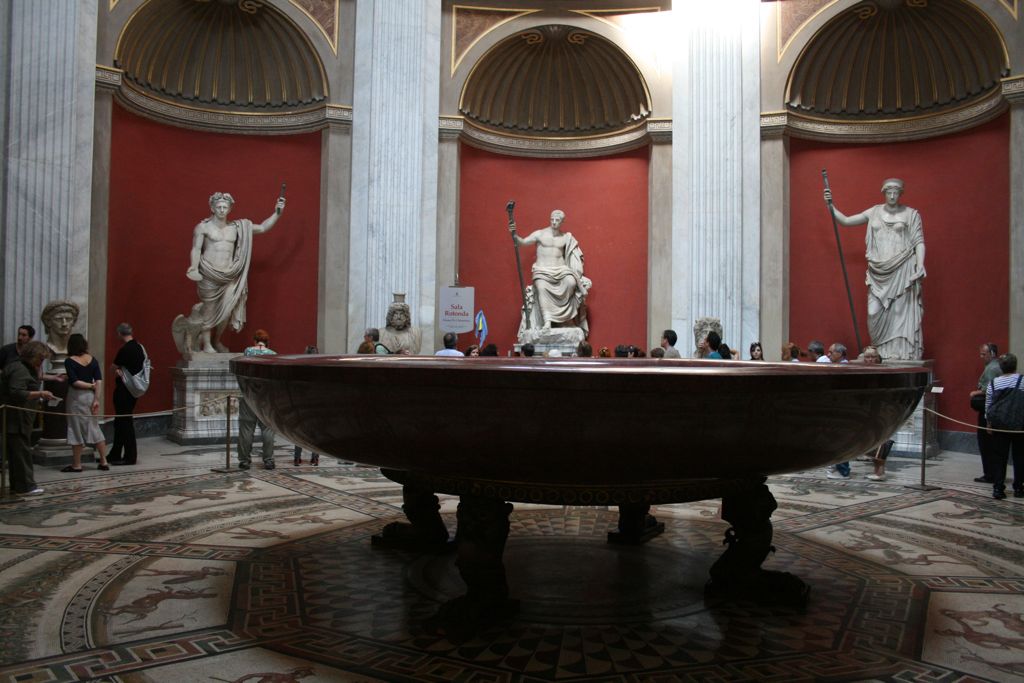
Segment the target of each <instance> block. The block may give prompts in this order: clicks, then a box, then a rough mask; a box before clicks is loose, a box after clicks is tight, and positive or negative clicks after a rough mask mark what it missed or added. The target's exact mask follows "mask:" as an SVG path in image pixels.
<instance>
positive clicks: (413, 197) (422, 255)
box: [348, 0, 441, 350]
mask: <svg viewBox="0 0 1024 683" xmlns="http://www.w3.org/2000/svg"><path fill="white" fill-rule="evenodd" d="M440 33H441V0H358V2H357V4H356V50H355V78H354V97H353V121H352V184H351V214H352V222H351V226H352V227H351V237H350V244H351V251H350V261H349V265H350V268H349V298H348V326H349V330H348V347H349V349H350V350H353V349H355V348H356V346H358V343H359V342H360V341H361V339H362V332H363V328H364V327H367V326H375V327H383V326H384V316H385V313H386V311H387V307H388V303H390V301H391V294H392V292H405V293H406V301H407V302H408V303H409V305H410V308H411V310H412V318H413V324H414V325H418V326H419V327H420V328H421V329H422V332H423V338H424V339H425V340H432V339H433V338H434V315H435V314H434V309H435V291H436V287H437V276H436V272H435V267H436V245H437V169H438V152H437V148H438V144H437V127H438V116H439V103H438V89H439V87H440V59H441V39H440V37H441V36H440ZM424 350H426V349H424Z"/></svg>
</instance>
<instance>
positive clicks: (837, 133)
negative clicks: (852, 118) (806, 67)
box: [761, 85, 1024, 142]
mask: <svg viewBox="0 0 1024 683" xmlns="http://www.w3.org/2000/svg"><path fill="white" fill-rule="evenodd" d="M1015 87H1016V86H1015ZM1019 87H1020V89H1021V90H1024V85H1021V86H1019ZM1004 92H1005V85H1004V90H1003V91H1001V90H1000V89H996V90H993V91H992V92H991V93H990V94H988V95H986V96H985V97H984V98H983V99H981V100H978V101H975V102H972V103H971V104H968V105H966V106H964V107H961V108H959V109H954V110H950V111H945V112H942V113H940V114H933V115H928V116H915V117H908V118H902V119H885V120H876V121H857V122H844V121H834V120H831V119H818V118H813V117H809V116H805V115H801V114H799V113H797V112H792V111H790V112H765V113H762V114H761V137H762V138H772V137H778V136H780V135H787V134H788V135H792V136H794V137H799V138H804V139H808V140H822V141H826V142H902V141H906V140H922V139H925V138H931V137H937V136H940V135H948V134H950V133H956V132H959V131H961V130H966V129H967V128H973V127H974V126H977V125H980V124H982V123H985V122H987V121H991V120H992V119H994V118H995V117H997V116H999V115H1000V114H1001V113H1003V111H1005V110H1006V107H1007V104H1008V101H1009V100H1010V98H1009V97H1006V96H1004Z"/></svg>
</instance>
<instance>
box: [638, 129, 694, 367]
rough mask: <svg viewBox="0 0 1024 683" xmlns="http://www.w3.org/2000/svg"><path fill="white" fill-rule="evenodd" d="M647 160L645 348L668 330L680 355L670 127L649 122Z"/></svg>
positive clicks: (682, 334) (684, 334) (683, 334)
mask: <svg viewBox="0 0 1024 683" xmlns="http://www.w3.org/2000/svg"><path fill="white" fill-rule="evenodd" d="M647 131H648V134H649V135H650V136H651V147H650V150H651V157H650V166H649V167H648V174H647V175H648V177H647V187H648V195H647V211H648V215H649V218H648V225H649V231H650V232H649V234H648V238H647V344H648V345H650V347H651V348H653V347H654V346H655V345H657V344H659V343H660V342H661V333H662V332H663V331H664V330H665V329H666V328H670V329H673V330H675V331H676V334H678V335H679V342H678V347H679V349H680V350H681V352H685V349H687V348H689V343H688V342H687V341H686V340H687V338H688V337H689V336H690V332H689V329H688V328H686V329H680V328H679V327H678V325H679V321H677V320H675V319H674V318H673V317H672V279H673V278H672V248H671V246H672V123H671V121H651V122H649V123H648V126H647Z"/></svg>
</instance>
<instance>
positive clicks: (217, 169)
mask: <svg viewBox="0 0 1024 683" xmlns="http://www.w3.org/2000/svg"><path fill="white" fill-rule="evenodd" d="M110 166H111V169H110V223H109V233H108V241H109V247H108V251H107V254H108V263H107V327H108V328H109V329H108V332H107V337H106V340H105V342H106V358H107V361H108V365H109V362H110V361H112V360H113V358H114V355H115V354H116V353H117V349H118V347H119V346H120V340H119V339H118V337H117V334H116V331H115V328H116V326H117V324H118V323H119V322H122V321H127V322H130V323H131V324H132V326H133V327H134V328H135V334H136V336H137V338H138V340H139V341H140V342H142V344H143V345H144V346H145V347H146V350H147V351H148V352H149V355H150V356H151V357H152V359H153V366H154V369H153V384H152V388H151V389H150V390H149V392H148V393H147V394H146V395H145V396H144V397H143V398H142V400H141V401H140V404H139V408H138V411H137V412H144V411H153V410H167V409H170V408H171V402H172V387H171V375H170V368H171V367H173V366H174V364H175V363H176V362H177V361H178V360H179V358H180V354H179V353H178V352H177V350H176V349H175V347H174V341H173V339H172V338H171V322H172V321H173V320H174V318H175V317H176V316H177V315H178V314H183V313H184V314H187V313H188V312H189V311H190V310H191V308H192V305H193V304H195V303H197V302H198V301H199V299H198V298H197V296H196V285H195V283H194V282H192V281H191V280H189V279H187V278H186V277H185V270H186V269H187V268H188V265H189V250H190V249H191V245H192V230H193V228H194V227H195V226H196V224H197V223H198V222H199V221H200V220H202V219H203V218H206V217H207V216H209V215H210V211H209V204H208V200H209V197H210V195H211V194H213V193H214V192H218V191H219V192H229V193H231V195H232V196H233V197H234V198H235V206H234V210H233V211H232V213H231V216H232V217H234V218H249V219H251V220H253V221H254V222H257V223H258V222H261V221H263V220H264V219H265V218H266V217H267V216H269V215H270V214H271V212H272V211H273V208H274V202H275V200H276V199H277V196H278V192H279V190H280V187H281V183H282V182H286V183H287V184H288V188H287V195H286V196H287V199H288V206H287V208H286V209H285V212H284V214H283V215H282V217H281V219H280V220H279V221H278V223H277V224H276V225H275V226H274V228H273V230H271V231H270V232H268V233H265V234H262V235H256V236H255V238H254V240H253V260H252V265H251V267H250V270H249V300H248V304H247V306H246V313H247V320H246V324H245V327H244V328H243V329H242V331H241V333H239V334H236V333H234V332H231V331H230V328H229V329H228V331H226V332H225V334H224V337H223V339H224V343H225V344H226V345H227V346H228V348H230V349H231V350H233V351H234V350H238V351H241V350H242V349H243V348H245V346H247V345H248V344H249V343H250V340H251V337H252V333H253V332H254V331H255V330H257V329H258V328H261V327H262V328H265V329H266V330H267V331H268V332H270V336H271V346H272V347H273V348H274V349H275V350H277V351H278V352H279V353H301V352H302V351H303V349H304V348H305V346H306V345H307V344H315V343H316V307H317V272H318V269H319V268H318V258H319V257H318V242H319V220H320V219H319V213H320V133H309V134H305V135H292V136H259V137H255V136H243V135H222V134H215V133H201V132H196V131H191V130H185V129H182V128H172V127H169V126H164V125H160V124H158V123H154V122H152V121H150V120H148V119H144V118H141V117H138V116H135V115H134V114H132V113H130V112H128V111H126V110H124V109H121V108H120V107H116V106H115V108H114V115H113V124H112V140H111V161H110ZM108 386H109V387H111V389H110V391H112V386H113V383H112V382H108ZM108 405H110V404H108Z"/></svg>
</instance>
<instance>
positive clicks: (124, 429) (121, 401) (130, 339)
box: [107, 323, 146, 465]
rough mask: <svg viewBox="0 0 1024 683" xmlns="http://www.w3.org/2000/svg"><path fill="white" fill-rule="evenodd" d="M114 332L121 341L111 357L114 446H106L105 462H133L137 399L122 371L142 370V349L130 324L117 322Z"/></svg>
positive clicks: (135, 448)
mask: <svg viewBox="0 0 1024 683" xmlns="http://www.w3.org/2000/svg"><path fill="white" fill-rule="evenodd" d="M117 334H118V336H120V337H121V341H122V342H124V344H123V345H122V346H121V348H120V349H118V351H117V355H116V356H115V357H114V372H115V373H116V375H117V378H116V379H115V380H114V412H115V413H117V417H115V418H114V445H113V446H111V448H110V457H109V458H107V462H108V463H110V464H111V465H134V464H135V463H136V462H138V459H139V451H138V447H137V446H136V443H135V418H133V417H132V411H134V410H135V402H136V401H138V399H137V398H135V397H134V396H132V394H131V392H130V391H128V387H126V386H125V385H124V373H126V372H127V373H130V374H132V375H137V374H138V373H140V372H142V365H143V363H145V362H146V352H145V351H144V350H143V348H142V344H140V343H139V342H137V341H135V337H134V336H133V333H132V326H131V325H129V324H128V323H121V324H120V325H118V326H117ZM122 451H123V455H122Z"/></svg>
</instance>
